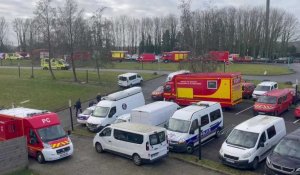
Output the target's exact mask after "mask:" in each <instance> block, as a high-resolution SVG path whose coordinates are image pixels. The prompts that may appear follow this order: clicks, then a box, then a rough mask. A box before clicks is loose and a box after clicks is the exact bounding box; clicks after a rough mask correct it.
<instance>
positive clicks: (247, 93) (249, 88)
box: [242, 82, 255, 99]
mask: <svg viewBox="0 0 300 175" xmlns="http://www.w3.org/2000/svg"><path fill="white" fill-rule="evenodd" d="M254 89H255V84H254V83H251V82H243V83H242V92H243V98H246V99H247V98H251V97H252V93H253V91H254Z"/></svg>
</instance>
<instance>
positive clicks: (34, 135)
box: [29, 129, 38, 144]
mask: <svg viewBox="0 0 300 175" xmlns="http://www.w3.org/2000/svg"><path fill="white" fill-rule="evenodd" d="M29 137H30V139H29V142H32V141H33V143H32V144H35V143H38V139H37V136H36V134H35V132H34V131H33V130H32V129H30V130H29Z"/></svg>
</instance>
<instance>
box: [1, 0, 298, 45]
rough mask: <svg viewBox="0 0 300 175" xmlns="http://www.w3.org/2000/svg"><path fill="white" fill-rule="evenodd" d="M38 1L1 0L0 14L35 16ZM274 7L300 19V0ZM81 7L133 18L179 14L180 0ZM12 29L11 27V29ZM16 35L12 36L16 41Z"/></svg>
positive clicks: (112, 0)
mask: <svg viewBox="0 0 300 175" xmlns="http://www.w3.org/2000/svg"><path fill="white" fill-rule="evenodd" d="M37 1H38V0H0V17H2V16H3V17H5V18H6V20H7V21H9V22H10V24H11V21H12V20H13V19H14V18H26V17H32V16H33V10H34V8H35V4H36V2H37ZM270 1H271V7H274V8H280V9H284V10H286V11H288V12H290V13H292V14H294V15H295V16H296V17H297V18H298V20H299V21H300V0H270ZM63 2H64V0H53V4H54V5H57V6H60V5H62V4H63ZM77 2H78V5H79V8H83V9H84V10H85V15H86V16H90V15H91V14H92V13H93V12H94V11H95V10H96V9H97V8H99V7H101V6H105V7H107V10H106V11H105V12H104V15H105V16H118V15H128V16H133V17H144V16H148V17H153V16H165V15H167V14H170V13H174V14H179V10H178V4H179V2H180V1H179V0H77ZM265 4H266V0H192V9H204V8H206V7H207V6H208V5H209V6H215V7H218V8H221V7H225V6H234V7H249V6H265ZM10 29H11V28H10ZM14 35H15V34H14V33H13V32H12V31H10V36H9V38H11V39H12V40H13V42H14V44H16V43H15V42H16V41H15V36H14Z"/></svg>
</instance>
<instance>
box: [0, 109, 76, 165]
mask: <svg viewBox="0 0 300 175" xmlns="http://www.w3.org/2000/svg"><path fill="white" fill-rule="evenodd" d="M21 136H25V137H26V139H27V147H28V154H29V156H32V157H34V158H36V159H37V161H38V162H39V163H44V161H54V160H58V159H61V158H64V157H68V156H71V155H72V154H73V144H72V142H71V139H70V138H69V136H68V135H67V134H66V132H65V131H64V129H63V128H62V126H61V124H60V120H59V118H58V115H57V114H56V113H53V112H48V111H44V110H37V109H29V108H12V109H3V110H0V141H3V140H9V139H13V138H17V137H21Z"/></svg>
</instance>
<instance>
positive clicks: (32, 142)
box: [29, 138, 37, 145]
mask: <svg viewBox="0 0 300 175" xmlns="http://www.w3.org/2000/svg"><path fill="white" fill-rule="evenodd" d="M29 143H30V144H31V145H34V144H36V143H37V141H36V140H35V139H34V138H31V139H30V141H29Z"/></svg>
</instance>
